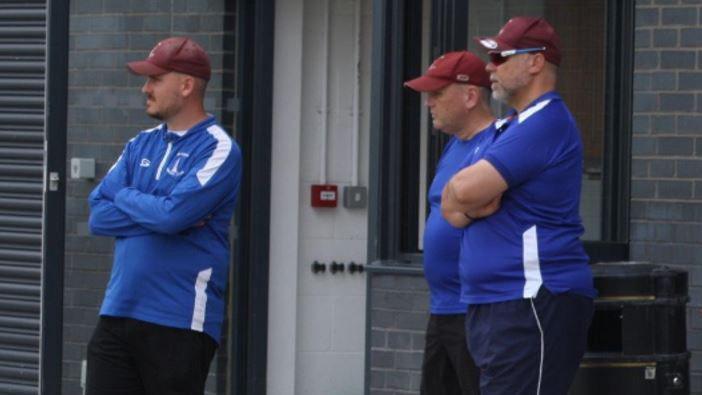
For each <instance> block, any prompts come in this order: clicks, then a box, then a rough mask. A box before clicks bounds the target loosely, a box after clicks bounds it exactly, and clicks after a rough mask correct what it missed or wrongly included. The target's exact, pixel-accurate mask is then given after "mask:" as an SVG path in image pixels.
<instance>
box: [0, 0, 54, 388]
mask: <svg viewBox="0 0 702 395" xmlns="http://www.w3.org/2000/svg"><path fill="white" fill-rule="evenodd" d="M45 53H46V1H45V0H42V1H36V0H35V1H27V0H24V1H10V0H5V1H3V2H2V3H0V393H12V394H36V393H37V391H38V388H39V385H38V384H39V383H38V381H39V343H40V342H39V329H40V302H41V273H42V271H41V265H42V253H41V243H42V223H43V222H42V206H43V204H42V193H43V188H42V184H43V177H44V174H43V173H44V170H43V162H44V111H45V109H44V85H45Z"/></svg>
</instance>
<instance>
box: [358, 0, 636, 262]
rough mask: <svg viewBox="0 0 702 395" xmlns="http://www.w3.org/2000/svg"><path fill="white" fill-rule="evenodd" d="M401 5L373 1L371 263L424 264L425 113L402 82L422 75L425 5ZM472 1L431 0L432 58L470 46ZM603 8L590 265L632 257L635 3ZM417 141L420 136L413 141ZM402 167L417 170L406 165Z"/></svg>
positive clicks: (439, 139)
mask: <svg viewBox="0 0 702 395" xmlns="http://www.w3.org/2000/svg"><path fill="white" fill-rule="evenodd" d="M404 3H405V2H402V1H398V0H394V1H389V2H384V1H380V0H374V2H373V4H374V5H373V13H374V14H373V31H374V32H382V33H381V34H375V35H374V37H373V49H372V51H373V57H372V67H373V79H372V88H371V89H372V98H371V125H370V128H371V130H370V144H371V146H370V169H371V171H370V173H371V174H370V180H369V187H370V188H369V191H370V194H369V213H368V214H369V222H368V223H369V229H368V262H375V261H395V262H405V263H412V262H414V263H420V262H421V260H422V254H421V252H419V250H418V248H417V244H418V240H417V239H418V237H417V227H418V224H417V222H418V221H417V217H416V215H417V214H416V213H417V212H418V210H419V208H418V207H419V206H418V205H419V197H418V194H417V190H418V188H419V187H418V186H419V182H418V181H419V180H418V177H417V176H416V175H417V174H420V173H419V167H418V166H419V163H418V162H419V161H418V158H419V157H420V152H419V144H416V141H419V140H418V133H419V129H420V127H419V126H420V124H419V118H420V113H421V111H423V109H422V108H421V102H420V100H418V98H417V95H416V94H415V93H412V92H409V91H408V90H407V89H404V88H403V87H402V82H403V81H405V80H407V79H408V78H413V77H416V76H417V75H419V74H421V72H422V70H421V69H420V68H419V67H420V62H421V49H419V48H417V47H418V46H417V45H416V42H420V41H421V40H420V39H418V38H415V36H416V35H417V34H421V33H417V32H416V30H418V29H416V28H415V27H416V26H421V23H420V22H417V21H421V17H422V15H421V6H419V7H416V6H415V8H408V7H412V6H407V5H406V4H404ZM410 3H413V2H410ZM416 3H420V2H416ZM469 3H470V2H465V1H461V0H433V1H432V27H431V29H432V30H431V51H430V52H431V56H432V59H433V58H435V57H436V56H438V55H439V54H441V53H443V52H446V51H449V50H454V49H462V48H467V47H468V45H467V35H468V26H467V24H466V23H465V20H467V16H468V12H469V7H470V4H469ZM605 6H606V21H605V23H606V26H607V35H606V42H605V43H604V45H605V46H606V49H605V50H606V56H607V57H606V59H607V63H606V66H605V67H606V69H605V71H606V76H605V84H606V86H605V136H604V139H605V140H604V157H603V178H602V183H603V185H602V187H603V188H602V190H603V200H602V213H601V218H602V237H601V240H599V241H584V245H585V249H586V251H587V253H588V254H589V256H590V258H591V261H592V262H604V261H623V260H627V259H628V258H629V234H628V229H629V200H630V199H629V197H630V192H629V189H630V167H631V133H632V132H631V123H632V85H633V53H634V6H635V3H634V0H624V1H616V0H607V1H606V4H605ZM417 13H418V14H417ZM417 18H418V19H417ZM413 28H414V30H413ZM413 35H414V36H413ZM615 131H616V132H615ZM412 138H415V139H416V140H414V142H415V143H413V140H412ZM444 142H445V137H443V136H441V135H433V134H432V135H431V136H430V137H429V155H428V162H429V164H430V166H429V169H428V171H427V177H428V179H429V180H431V178H432V177H433V166H432V165H435V163H436V161H437V160H438V157H439V155H440V153H441V147H442V146H443V143H444ZM412 159H416V160H414V161H412ZM403 160H405V161H403ZM406 160H410V161H409V162H407V161H406ZM403 163H411V164H412V166H404V167H403ZM415 163H416V166H415ZM427 185H429V183H427Z"/></svg>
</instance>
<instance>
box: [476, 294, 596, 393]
mask: <svg viewBox="0 0 702 395" xmlns="http://www.w3.org/2000/svg"><path fill="white" fill-rule="evenodd" d="M593 312H594V302H593V300H592V299H590V298H587V297H584V296H580V295H576V294H573V293H568V292H567V293H563V294H557V295H554V294H552V293H551V292H549V291H548V290H547V289H546V288H545V287H541V289H540V290H539V293H538V294H537V296H536V297H535V298H533V299H518V300H510V301H506V302H500V303H488V304H478V305H470V306H469V307H468V317H467V320H466V327H467V330H468V345H469V349H470V352H471V355H472V356H473V359H474V360H475V363H476V365H478V368H480V390H481V392H482V394H483V395H565V394H567V393H568V389H569V388H570V384H571V382H572V381H573V378H574V377H575V373H576V371H577V369H578V366H579V365H580V359H581V358H582V356H583V353H584V352H585V347H586V343H587V331H588V327H589V326H590V321H591V320H592V314H593Z"/></svg>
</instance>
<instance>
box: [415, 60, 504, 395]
mask: <svg viewBox="0 0 702 395" xmlns="http://www.w3.org/2000/svg"><path fill="white" fill-rule="evenodd" d="M405 86H406V87H408V88H410V89H413V90H415V91H418V92H424V93H426V100H425V104H426V106H427V108H428V109H429V111H430V112H431V117H432V124H433V126H434V128H436V129H438V130H441V131H442V132H443V133H445V134H447V135H449V136H450V139H449V141H448V143H447V144H446V146H445V147H444V151H443V153H442V155H441V159H439V163H438V164H437V166H436V173H435V175H434V180H433V181H432V183H431V187H430V188H429V196H428V199H427V200H428V201H429V205H430V211H429V217H428V218H427V222H426V227H425V230H424V276H425V278H426V280H427V283H428V284H429V290H430V312H431V314H430V316H429V323H428V324H427V331H426V336H425V348H424V360H423V362H422V381H421V394H422V395H441V394H461V395H478V394H479V384H478V377H479V374H478V370H477V368H476V367H475V364H474V363H473V359H472V358H471V356H470V354H469V353H468V347H467V345H466V336H465V317H466V304H465V303H463V302H461V301H460V293H461V292H460V289H461V283H460V280H459V276H458V258H459V254H460V244H461V238H462V235H463V229H459V228H454V227H453V226H451V225H450V224H449V223H448V222H447V221H446V220H445V219H443V218H442V216H441V191H442V190H443V188H444V185H446V182H447V181H448V180H449V179H450V178H451V176H453V175H454V174H455V173H456V172H457V171H458V170H459V169H461V168H462V167H465V166H466V165H467V164H470V161H471V158H472V157H473V156H474V155H475V154H476V152H480V151H481V150H482V149H484V147H485V145H486V144H487V143H489V142H490V141H491V139H492V136H493V135H494V133H495V129H494V127H493V121H494V117H493V116H492V112H491V110H490V103H489V102H490V90H489V86H490V76H489V75H488V73H487V72H486V71H485V62H483V61H482V60H480V58H478V57H477V56H475V55H474V54H472V53H470V52H467V51H458V52H449V53H446V54H444V55H442V56H440V57H439V58H437V59H436V60H435V61H434V62H433V63H432V64H431V65H430V66H429V68H428V69H427V71H426V73H425V74H424V75H422V76H421V77H418V78H415V79H413V80H410V81H407V82H405ZM497 203H499V199H496V202H495V203H494V204H493V205H488V207H487V208H485V212H484V213H483V215H487V214H491V213H492V212H494V211H495V209H496V208H497ZM457 221H459V222H463V221H465V222H466V223H467V219H466V218H465V217H464V216H463V214H460V218H458V219H457ZM462 225H463V224H462V223H461V224H459V226H462Z"/></svg>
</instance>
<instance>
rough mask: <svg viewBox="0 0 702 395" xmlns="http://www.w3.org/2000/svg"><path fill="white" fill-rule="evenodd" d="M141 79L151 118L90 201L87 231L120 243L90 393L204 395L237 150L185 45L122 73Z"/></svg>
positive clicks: (217, 325)
mask: <svg viewBox="0 0 702 395" xmlns="http://www.w3.org/2000/svg"><path fill="white" fill-rule="evenodd" d="M127 67H128V68H129V70H130V71H131V72H132V73H134V74H137V75H142V76H145V77H146V82H145V83H144V85H143V87H142V89H141V91H142V93H144V95H145V96H146V113H147V114H148V115H150V116H151V117H153V118H156V119H158V120H160V121H163V123H161V124H160V125H158V126H156V127H154V128H152V129H148V130H144V131H142V132H140V133H139V134H137V135H136V136H135V137H134V138H132V139H131V140H130V141H129V142H128V143H127V145H126V147H125V148H124V151H123V152H122V155H121V156H120V157H119V158H118V159H117V162H116V163H115V164H114V165H113V166H112V168H111V169H110V170H109V171H108V173H107V175H106V176H105V178H104V179H103V180H102V182H100V184H99V185H98V186H97V187H96V188H95V189H94V190H93V191H92V193H91V194H90V198H89V201H90V208H91V212H90V222H89V224H90V230H91V232H92V233H93V234H96V235H100V236H110V237H115V239H116V241H115V251H114V263H113V266H112V273H111V276H110V282H109V284H108V285H107V290H106V291H105V298H104V300H103V303H102V307H101V309H100V318H99V321H98V324H97V327H96V329H95V332H94V334H93V337H92V339H91V340H90V343H89V344H88V370H87V393H88V394H91V395H97V394H100V395H106V394H125V395H126V394H153V395H156V394H159V395H160V394H197V393H199V394H202V393H203V391H204V386H205V379H206V377H207V373H208V370H209V365H210V362H211V360H212V357H213V356H214V352H215V350H216V348H217V344H218V342H219V340H220V331H221V326H222V322H223V317H224V296H225V289H226V283H227V278H228V271H229V255H230V246H229V224H230V221H231V218H232V214H233V211H234V205H235V203H236V199H237V194H238V189H239V180H240V173H241V154H240V151H239V148H238V146H237V145H236V143H235V142H234V141H232V139H231V138H230V137H229V136H228V135H227V134H226V132H225V131H224V130H223V129H222V128H221V127H220V126H219V125H217V123H216V120H215V119H214V117H213V116H212V115H209V114H207V113H206V112H205V110H204V105H203V99H204V95H205V88H206V86H207V82H208V81H209V79H210V73H211V70H210V62H209V57H208V56H207V54H206V53H205V51H204V50H203V49H202V47H200V46H199V45H198V44H197V43H195V42H194V41H193V40H191V39H189V38H187V37H172V38H168V39H166V40H163V41H161V42H159V43H158V44H157V45H156V46H155V47H154V49H153V50H152V51H151V53H150V54H149V56H148V57H147V58H146V59H145V60H143V61H136V62H131V63H128V64H127Z"/></svg>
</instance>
